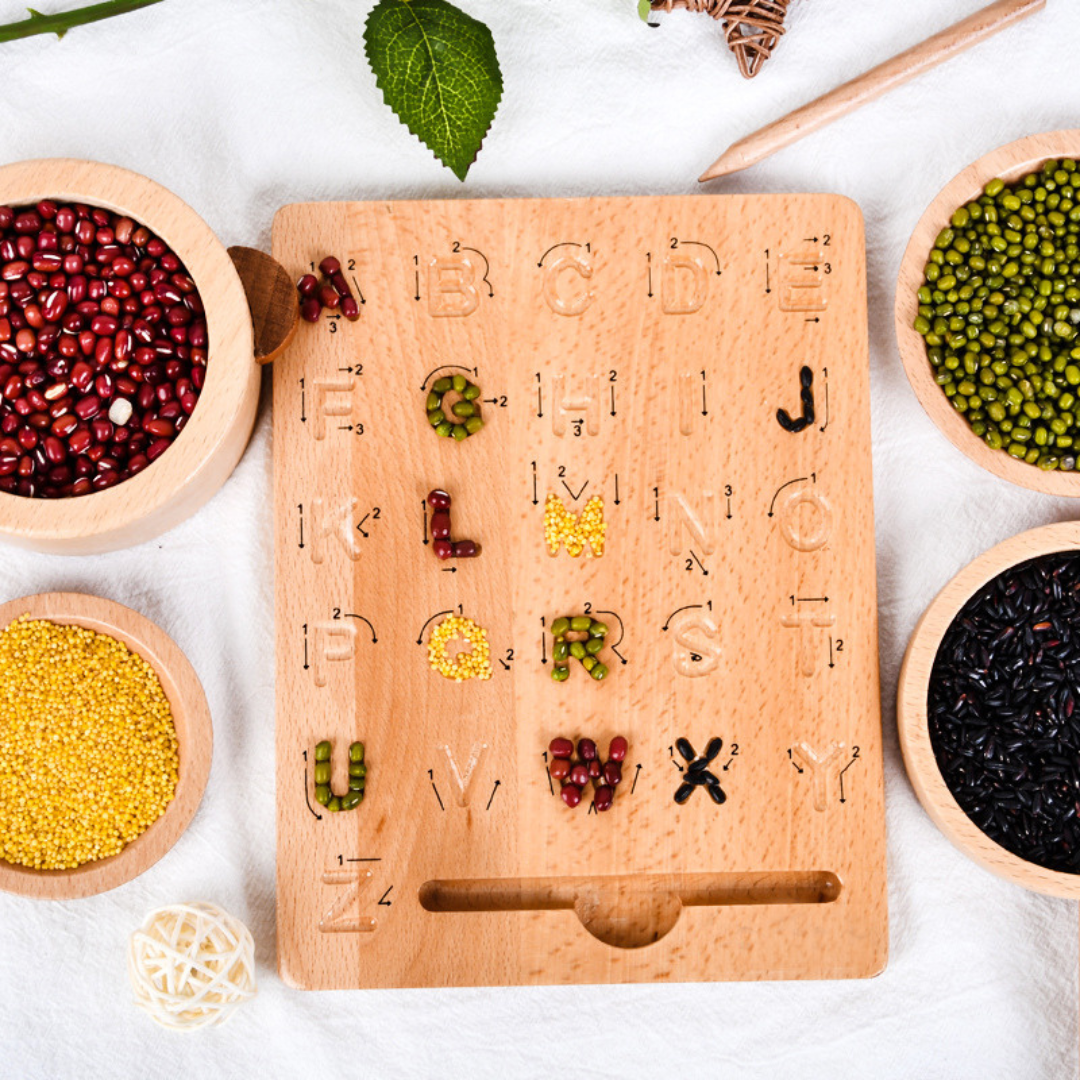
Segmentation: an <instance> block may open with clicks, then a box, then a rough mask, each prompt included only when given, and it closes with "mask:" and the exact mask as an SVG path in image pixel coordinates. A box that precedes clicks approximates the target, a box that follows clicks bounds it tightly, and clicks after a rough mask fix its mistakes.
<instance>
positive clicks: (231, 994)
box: [128, 903, 256, 1031]
mask: <svg viewBox="0 0 1080 1080" xmlns="http://www.w3.org/2000/svg"><path fill="white" fill-rule="evenodd" d="M128 975H129V977H130V979H131V986H132V989H133V990H134V991H135V1004H136V1005H138V1006H139V1007H140V1008H142V1009H145V1010H146V1012H148V1013H149V1014H150V1016H151V1017H153V1019H154V1020H156V1021H157V1022H158V1023H159V1024H161V1025H162V1026H163V1027H167V1028H171V1029H172V1030H173V1031H195V1030H196V1029H198V1028H203V1027H211V1026H214V1025H217V1024H223V1023H225V1021H226V1020H228V1019H229V1017H230V1016H232V1014H233V1013H234V1012H235V1011H236V1009H237V1008H238V1007H239V1006H240V1005H242V1004H243V1003H244V1002H245V1001H247V1000H249V999H250V998H253V997H254V996H255V992H256V987H255V943H254V942H253V941H252V939H251V934H250V932H249V931H248V928H247V927H246V926H244V924H243V923H242V922H240V921H239V919H234V918H233V917H232V916H231V915H229V914H228V913H227V912H225V911H222V910H221V908H219V907H215V906H214V905H213V904H199V903H196V904H174V905H172V906H170V907H164V908H160V909H158V910H157V911H152V912H151V913H150V914H149V915H148V916H147V917H146V921H145V922H144V923H143V924H142V926H141V927H139V929H138V930H136V931H135V932H134V933H133V934H132V935H131V939H130V941H129V943H128Z"/></svg>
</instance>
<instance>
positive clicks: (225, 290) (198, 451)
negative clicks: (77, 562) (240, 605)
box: [0, 158, 255, 545]
mask: <svg viewBox="0 0 1080 1080" xmlns="http://www.w3.org/2000/svg"><path fill="white" fill-rule="evenodd" d="M43 198H52V199H65V200H71V201H74V202H83V203H87V204H88V205H90V206H98V207H102V208H104V209H106V210H112V211H115V212H117V213H121V214H125V215H127V216H128V217H131V218H133V219H134V220H135V221H137V222H139V223H140V224H142V225H146V226H147V227H148V228H150V229H152V230H153V231H154V232H155V233H156V234H157V235H158V236H160V237H161V238H162V239H163V240H164V241H165V242H166V243H167V244H168V245H169V246H170V247H171V248H172V250H173V251H175V252H176V254H177V255H178V256H179V258H180V259H181V260H182V261H183V263H184V265H185V266H186V267H187V269H188V271H189V273H190V274H191V276H192V278H193V279H194V280H195V283H196V285H197V286H199V292H200V296H201V297H202V301H203V305H204V307H205V309H206V322H207V332H208V337H209V341H210V345H209V348H210V361H209V363H208V364H207V369H206V382H205V384H204V386H203V389H202V392H201V393H200V395H199V406H200V407H196V409H195V410H194V411H193V412H192V414H191V419H190V420H189V421H188V423H187V424H186V425H185V427H184V430H183V431H182V432H181V433H180V434H179V435H178V436H177V438H176V441H175V442H174V443H173V445H172V446H170V447H169V449H168V451H167V452H166V453H164V454H162V455H161V457H160V458H158V459H157V461H154V462H152V463H151V464H150V465H148V466H147V467H146V468H145V469H144V470H143V471H142V472H141V473H138V474H137V475H136V476H133V477H131V478H130V479H128V480H125V481H123V482H122V483H120V484H117V485H116V486H115V487H112V488H107V489H105V490H104V491H98V492H94V493H92V494H90V495H81V496H78V497H77V498H68V499H27V498H23V497H22V496H18V495H11V494H9V493H8V492H0V532H9V533H12V534H14V535H15V536H17V537H19V538H21V539H23V540H26V541H30V542H33V541H35V540H40V541H46V542H49V543H50V544H53V545H55V544H56V543H57V542H63V541H67V540H72V539H74V540H79V539H85V538H92V537H97V536H103V537H104V536H109V535H112V534H115V533H117V532H118V531H122V530H124V529H126V528H127V527H129V526H131V525H133V524H134V523H136V522H138V521H140V520H142V519H143V518H146V517H150V516H152V515H154V514H155V513H157V512H158V511H160V510H161V509H162V507H163V506H165V505H166V504H168V503H169V502H171V501H172V500H173V499H174V498H175V497H176V495H177V493H178V492H180V491H182V490H184V489H189V488H191V487H192V486H196V485H199V483H200V478H201V475H202V474H203V473H204V472H205V471H206V470H207V468H208V466H209V465H210V462H211V461H212V459H213V458H214V456H215V454H216V453H217V452H218V450H219V448H220V447H221V445H222V444H223V443H224V442H225V441H226V439H227V437H228V435H229V433H230V431H231V429H232V428H233V426H234V424H235V422H236V420H237V418H238V417H239V416H240V415H241V414H242V413H243V411H244V404H245V399H246V396H247V393H248V389H247V387H248V380H249V378H250V368H251V367H253V366H254V365H255V360H254V354H255V339H254V330H253V328H252V323H251V317H250V314H249V310H248V305H247V297H246V295H245V293H244V288H243V285H242V283H241V281H240V276H239V274H238V273H237V271H236V267H235V266H234V265H233V262H232V260H231V259H230V258H229V255H228V252H227V251H226V249H225V247H224V245H222V243H221V241H219V240H218V238H217V237H216V236H215V235H214V233H213V231H212V230H211V229H210V226H209V225H207V224H206V222H204V221H203V219H202V218H201V217H199V215H198V214H197V213H196V212H195V211H194V210H193V209H192V208H191V207H190V206H188V204H187V203H185V202H184V201H183V200H182V199H180V198H179V196H177V195H174V194H173V193H172V192H171V191H169V190H168V189H167V188H165V187H163V186H162V185H160V184H158V183H157V182H155V181H154V180H151V179H149V178H148V177H145V176H142V175H141V174H139V173H136V172H132V171H130V170H128V169H123V168H120V167H119V166H116V165H106V164H102V163H100V162H94V161H83V160H78V159H74V158H43V159H37V160H30V161H22V162H17V163H14V164H11V165H4V166H0V206H24V205H29V204H32V203H34V202H37V201H38V200H40V199H43ZM205 282H213V283H214V288H213V290H212V291H211V290H210V289H208V288H206V287H205V284H204V283H205ZM204 399H205V400H204ZM210 402H214V403H215V405H216V407H215V408H206V407H204V406H206V405H208V404H209V403H210ZM197 501H201V500H196V502H197Z"/></svg>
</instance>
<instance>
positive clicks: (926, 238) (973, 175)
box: [895, 129, 1080, 497]
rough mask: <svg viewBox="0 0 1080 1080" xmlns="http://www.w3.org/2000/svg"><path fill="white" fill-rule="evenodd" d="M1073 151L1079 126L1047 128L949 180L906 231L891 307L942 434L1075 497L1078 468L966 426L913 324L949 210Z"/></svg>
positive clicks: (1022, 478) (993, 464)
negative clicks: (995, 441) (1042, 459)
mask: <svg viewBox="0 0 1080 1080" xmlns="http://www.w3.org/2000/svg"><path fill="white" fill-rule="evenodd" d="M1077 155H1080V129H1073V130H1067V131H1049V132H1046V133H1045V134H1042V135H1029V136H1028V137H1027V138H1026V139H1020V140H1019V141H1017V142H1014V143H1009V144H1008V145H1007V146H1002V147H1000V148H999V149H997V150H994V151H993V152H992V153H989V154H987V155H986V156H985V157H981V158H979V160H978V161H976V162H974V163H973V164H971V165H969V166H968V167H967V168H966V169H964V171H963V172H961V173H959V174H958V175H957V176H955V177H954V178H953V179H952V180H950V181H949V183H948V184H946V185H945V187H944V188H942V189H941V191H940V193H939V194H938V196H937V198H936V199H934V201H933V202H932V203H931V204H930V206H929V207H928V208H927V210H926V212H925V213H924V214H923V216H922V217H921V218H920V219H919V224H918V225H916V226H915V231H914V232H913V233H912V234H911V240H910V241H908V246H907V250H906V251H905V252H904V258H903V261H902V262H901V264H900V276H899V278H898V280H897V283H896V306H895V315H896V340H897V343H898V344H899V346H900V358H901V360H903V362H904V370H905V371H906V372H907V377H908V380H909V381H910V383H911V386H912V389H913V390H914V391H915V396H916V397H917V398H918V399H919V402H920V403H921V405H922V407H923V408H924V409H925V410H926V411H927V413H929V415H930V419H931V420H933V421H934V423H935V424H937V426H938V427H939V428H940V429H941V430H942V431H943V432H944V433H945V436H946V438H948V439H949V441H950V442H951V443H952V444H953V445H954V446H956V447H959V449H961V450H963V452H964V453H965V454H967V456H968V457H969V458H971V459H972V461H975V462H977V463H978V464H979V465H981V466H982V467H983V468H984V469H989V471H990V472H992V473H994V474H995V475H996V476H1000V477H1002V478H1003V479H1005V480H1011V481H1012V482H1013V483H1014V484H1020V485H1021V486H1022V487H1027V488H1032V489H1033V490H1035V491H1042V492H1045V493H1046V494H1048V495H1070V496H1073V497H1080V470H1078V471H1076V472H1071V473H1066V472H1057V471H1051V472H1046V471H1044V470H1043V469H1040V468H1039V467H1038V466H1037V465H1029V464H1028V463H1027V462H1026V461H1017V460H1016V458H1012V457H1009V455H1008V454H1007V453H1006V452H1005V451H1004V450H992V449H991V448H990V447H989V446H987V445H986V443H984V442H983V441H982V439H980V438H979V436H978V435H976V434H975V433H974V432H973V431H972V430H971V428H970V427H969V426H968V423H967V421H966V420H965V419H964V418H963V416H962V415H961V414H960V413H958V412H957V411H956V410H955V409H954V408H953V407H952V405H950V404H949V399H948V398H947V397H946V396H945V394H944V393H943V392H942V389H941V387H940V386H938V384H937V383H936V382H935V381H934V372H933V369H932V368H931V367H930V362H929V361H928V360H927V358H926V342H925V341H924V340H923V338H922V335H921V334H919V333H918V332H917V331H916V330H915V328H914V326H913V324H914V322H915V316H916V315H918V313H919V312H918V308H919V300H918V296H917V293H918V291H919V288H920V287H921V286H922V284H923V268H924V267H925V265H926V261H927V257H928V256H929V254H930V252H931V250H932V249H933V247H934V241H935V240H936V239H937V236H938V233H940V232H941V230H942V229H944V228H945V226H946V225H948V224H949V221H950V219H951V218H952V214H953V211H954V210H955V209H956V208H957V207H958V206H961V205H962V204H964V203H966V202H970V201H971V200H972V199H974V198H977V197H978V196H979V195H981V194H982V190H983V187H984V186H985V185H986V184H987V183H988V182H989V181H991V180H993V179H994V177H996V176H1000V177H1001V179H1002V180H1005V181H1006V182H1009V181H1012V180H1017V179H1019V178H1020V177H1021V176H1024V175H1026V174H1027V173H1029V172H1033V171H1035V170H1036V169H1040V168H1042V166H1043V164H1044V163H1045V162H1046V161H1047V159H1048V158H1057V157H1076V156H1077Z"/></svg>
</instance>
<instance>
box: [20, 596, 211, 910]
mask: <svg viewBox="0 0 1080 1080" xmlns="http://www.w3.org/2000/svg"><path fill="white" fill-rule="evenodd" d="M20 615H31V616H33V617H34V618H37V619H49V620H51V621H52V622H55V623H60V624H61V625H64V626H69V625H74V626H83V627H86V628H87V629H88V630H96V631H97V632H98V633H101V634H107V635H109V637H113V638H116V639H117V641H122V642H123V643H124V644H125V645H126V646H127V647H128V648H129V649H131V651H132V652H134V653H138V655H139V656H141V657H142V658H143V659H144V660H145V661H146V662H147V663H148V664H150V666H151V667H152V668H153V669H154V671H155V672H156V673H157V677H158V678H159V679H160V680H161V687H162V689H163V690H164V691H165V696H166V697H167V698H168V699H169V707H170V708H171V710H172V716H173V723H174V724H175V725H176V737H177V741H178V742H179V746H180V779H179V781H178V783H177V785H176V794H175V795H174V796H173V800H172V802H171V803H169V805H168V808H167V809H166V810H165V813H164V814H162V815H161V817H159V818H158V819H157V821H155V822H154V824H153V825H151V826H150V828H149V829H147V830H146V832H144V833H143V834H142V835H141V836H138V837H136V839H134V840H132V841H131V843H130V844H128V845H127V847H125V848H124V849H123V851H121V852H120V853H119V854H118V855H112V856H110V857H109V858H107V859H99V860H98V861H97V862H91V863H86V864H84V865H83V866H79V867H76V868H75V869H74V870H33V869H30V868H28V867H25V866H15V865H14V864H12V863H8V862H4V861H3V860H2V859H0V889H3V890H4V891H5V892H13V893H18V894H19V895H21V896H32V897H36V898H38V899H46V900H73V899H76V898H78V897H81V896H93V895H95V894H96V893H101V892H106V891H107V890H109V889H114V888H116V886H117V885H123V884H124V882H126V881H130V880H131V879H132V878H134V877H138V875H139V874H141V873H142V872H143V871H144V870H146V869H148V868H149V867H151V866H153V865H154V863H156V862H157V861H158V859H160V858H161V856H162V855H164V854H165V852H167V851H168V850H169V848H171V847H172V846H173V844H175V843H176V841H177V840H178V839H179V838H180V834H181V833H182V832H183V831H184V830H185V829H186V828H187V826H188V823H189V822H190V821H191V819H192V817H193V816H194V814H195V810H196V808H197V807H198V805H199V801H200V800H201V799H202V794H203V791H204V789H205V788H206V780H207V777H208V776H209V775H210V758H211V756H212V753H213V747H214V732H213V728H212V726H211V723H210V708H209V706H208V705H207V703H206V695H205V694H204V693H203V689H202V686H201V685H200V683H199V678H198V676H197V675H196V674H195V671H194V669H193V668H192V666H191V664H190V663H188V659H187V657H186V656H184V654H183V653H182V652H181V651H180V649H179V648H178V647H177V645H176V643H175V642H174V641H173V640H172V639H171V638H170V637H169V636H168V635H167V634H166V633H165V632H164V631H163V630H161V629H160V627H158V626H155V625H154V624H153V623H152V622H151V621H150V620H149V619H147V618H144V617H143V616H142V615H140V614H139V613H138V612H137V611H132V610H131V608H126V607H124V606H123V605H122V604H116V603H113V601H111V600H103V599H101V598H100V597H97V596H87V595H84V594H82V593H40V594H39V595H37V596H25V597H23V598H22V599H21V600H11V601H9V602H8V603H6V604H0V628H3V627H6V626H8V625H9V624H10V623H11V622H12V621H13V620H14V619H17V618H18V617H19V616H20Z"/></svg>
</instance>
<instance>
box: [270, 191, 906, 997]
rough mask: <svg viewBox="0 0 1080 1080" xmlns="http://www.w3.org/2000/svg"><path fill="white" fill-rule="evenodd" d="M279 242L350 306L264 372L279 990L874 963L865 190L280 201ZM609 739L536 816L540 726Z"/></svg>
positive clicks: (556, 777)
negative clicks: (585, 775) (593, 763)
mask: <svg viewBox="0 0 1080 1080" xmlns="http://www.w3.org/2000/svg"><path fill="white" fill-rule="evenodd" d="M273 246H274V256H275V257H276V258H277V259H278V260H279V261H280V262H281V263H282V264H283V265H284V266H285V267H286V268H287V269H288V270H289V272H290V273H293V274H295V275H296V276H297V277H299V276H300V274H302V273H304V272H308V271H310V270H311V269H312V266H313V264H314V265H315V266H317V265H318V263H319V262H320V260H321V259H322V258H323V257H324V256H326V255H331V254H332V255H335V256H336V257H337V258H339V259H340V260H341V264H342V269H343V271H344V273H345V275H346V278H347V279H348V281H349V282H350V285H351V288H352V289H353V291H354V293H355V295H356V296H357V298H358V299H362V301H363V302H362V304H361V317H360V319H359V321H357V322H349V321H347V320H345V319H344V318H340V317H337V313H334V312H326V313H324V314H323V317H322V319H321V320H320V321H319V322H318V323H317V324H306V323H305V324H304V325H303V327H302V328H301V332H300V333H299V334H298V335H297V337H296V339H295V341H294V343H293V345H292V346H291V348H290V350H289V352H288V353H287V354H286V355H285V356H284V357H283V358H281V359H279V360H278V361H277V362H275V364H274V493H275V532H276V584H275V595H276V620H277V741H276V745H277V806H278V863H277V874H278V877H277V882H278V885H277V899H278V957H279V966H280V970H281V973H282V975H283V977H284V978H285V979H286V980H287V981H288V982H289V983H290V984H292V985H294V986H297V987H303V988H311V989H323V988H347V987H408V986H465V985H485V984H528V983H604V982H640V981H648V980H655V981H669V980H670V981H686V980H719V979H780V978H809V979H822V978H849V977H863V976H870V975H874V974H876V973H877V972H879V971H880V970H881V969H882V968H883V966H884V964H885V959H886V952H887V918H886V888H885V884H886V883H885V843H884V840H885V836H884V806H883V784H882V751H881V721H880V706H879V692H878V651H877V650H878V646H877V615H876V612H877V606H876V591H875V568H874V534H873V526H874V515H873V504H872V489H871V465H870V417H869V385H868V383H869V379H868V345H867V314H866V272H865V251H864V240H863V226H862V218H861V215H860V213H859V211H858V208H857V207H856V206H855V205H854V204H853V203H851V202H850V201H848V200H846V199H843V198H840V197H838V196H825V195H774V196H708V197H707V196H691V197H677V198H596V199H579V200H553V199H545V200H490V201H447V202H396V203H391V202H371V203H340V204H306V205H295V206H289V207H286V208H284V209H283V210H282V211H281V212H280V213H279V214H278V215H277V218H276V221H275V224H274V245H273ZM455 376H461V378H460V379H458V381H457V382H456V383H455V382H454V377H455ZM474 387H475V388H477V389H473V388H474ZM432 395H434V396H432ZM470 413H471V415H470ZM477 417H479V419H480V421H481V422H482V424H477V423H476V422H475V419H476V418H477ZM468 420H472V421H473V422H472V423H471V424H467V422H468ZM458 429H460V430H458ZM433 489H441V490H443V491H445V492H446V493H448V494H449V495H450V496H451V498H452V508H451V512H450V514H449V522H448V523H447V522H446V521H445V519H444V518H442V517H437V516H436V514H437V513H444V512H442V511H437V510H433V509H432V508H431V507H430V506H428V505H427V503H426V501H425V500H426V497H427V495H428V493H429V492H430V491H432V490H433ZM546 512H547V515H546ZM601 520H602V524H603V526H604V528H603V529H601V528H600V527H599V523H600V522H601ZM545 521H547V524H548V526H549V527H548V529H547V531H546V530H545ZM447 525H449V530H448V529H447ZM447 531H449V532H450V536H449V537H447V536H446V534H447ZM575 538H576V540H575ZM437 540H438V541H440V543H438V544H437V542H436V541H437ZM590 540H591V541H592V542H593V544H594V545H595V546H599V547H600V550H601V551H602V554H600V555H597V554H596V552H595V551H594V548H593V546H590ZM468 541H473V542H475V544H477V545H479V546H480V549H481V550H480V553H479V555H477V556H475V557H451V558H446V559H442V558H440V557H439V556H438V555H437V554H436V549H438V550H439V551H440V553H441V554H446V553H447V552H448V551H458V552H459V553H460V554H461V555H462V556H464V555H465V554H469V553H471V549H470V548H469V547H468V544H467V542H468ZM461 542H466V546H465V547H455V548H451V547H450V543H453V544H455V545H456V544H459V543H461ZM442 543H445V546H441V544H442ZM553 547H554V548H555V553H552V548H553ZM575 551H576V552H577V554H576V555H575V554H574V552H575ZM572 618H577V619H578V623H577V624H575V625H572V626H571V628H570V629H567V628H566V624H565V622H559V620H565V619H572ZM466 619H467V620H471V621H472V624H475V626H476V627H478V628H482V630H483V631H484V632H485V633H486V639H485V641H483V642H481V641H480V639H479V636H478V635H479V631H478V630H476V629H471V630H470V633H471V643H470V642H467V641H464V640H462V639H461V636H460V634H454V633H451V631H452V630H454V629H455V628H457V629H458V630H460V627H461V626H462V625H464V624H463V623H462V622H461V621H460V620H466ZM600 624H603V625H602V626H601V625H600ZM576 626H580V627H583V628H586V629H583V630H582V631H580V632H579V631H577V630H576V628H575V627H576ZM560 631H562V633H560ZM601 631H603V632H601ZM446 636H449V639H450V640H449V641H446V642H444V640H443V639H444V637H446ZM467 636H468V635H467ZM455 638H456V640H455ZM578 642H580V644H578ZM596 642H599V647H598V646H597V644H596ZM485 646H486V650H487V651H486V654H485V651H484V650H485ZM433 655H434V665H435V666H433V661H432V657H433ZM440 662H441V663H442V665H443V670H436V667H437V666H438V665H439V663H440ZM598 666H599V668H598ZM485 667H489V668H490V678H470V679H467V680H465V681H460V682H459V681H454V680H453V679H452V678H447V677H446V674H445V672H450V673H452V672H454V671H458V672H462V671H469V672H479V673H484V671H485ZM559 668H562V669H563V671H562V672H559V671H557V669H559ZM605 672H606V675H605V676H604V677H603V678H599V677H597V676H598V675H604V673H605ZM553 673H554V677H553ZM615 736H623V737H624V738H625V739H626V740H627V742H628V750H627V752H626V754H625V759H624V760H623V761H622V762H621V779H620V781H619V783H618V784H617V785H614V786H612V785H611V784H607V785H606V786H608V787H609V788H610V789H611V790H610V791H609V794H610V793H611V791H613V793H614V798H613V799H612V801H611V805H610V807H609V808H607V809H605V810H603V812H598V807H599V805H600V803H601V802H604V801H606V798H607V796H604V797H602V798H599V799H598V797H597V792H598V790H599V788H600V787H601V786H604V780H603V779H601V780H594V779H593V778H592V777H590V778H589V781H588V782H587V783H585V784H584V786H583V788H582V790H581V798H580V803H579V805H577V806H574V807H571V806H569V805H567V800H566V799H564V797H563V795H564V793H563V791H562V787H561V781H562V776H563V774H564V772H565V770H566V767H567V765H576V764H582V765H586V766H587V762H585V761H582V762H578V761H577V759H576V757H575V759H574V761H573V762H569V763H566V762H563V763H560V760H559V759H556V758H554V757H553V756H552V753H551V750H550V747H549V744H550V743H551V741H552V740H553V739H555V738H557V737H565V738H568V739H570V740H572V742H573V743H577V742H578V741H579V740H581V739H583V738H584V739H588V740H593V741H595V743H596V744H597V745H598V747H599V757H600V760H601V763H605V762H607V760H608V756H609V755H608V747H609V744H610V742H611V740H612V738H613V737H615ZM354 742H362V743H363V744H364V747H365V751H364V762H363V766H364V768H358V767H354V768H353V769H352V771H351V773H350V746H351V744H353V743H354ZM326 743H329V744H330V748H329V760H328V761H327V748H326V746H325V744H326ZM319 744H324V745H323V746H321V747H320V746H319ZM317 747H318V749H317ZM357 754H358V752H356V751H354V756H356V755H357ZM352 764H353V765H354V766H356V765H358V764H359V763H358V762H356V761H353V763H352ZM365 771H366V776H364V777H363V778H362V779H363V783H364V786H363V795H364V797H363V801H362V802H360V803H359V805H358V806H356V807H354V808H351V809H347V808H345V807H346V806H347V805H348V804H350V803H351V802H353V801H355V799H354V798H350V791H353V792H355V791H356V790H357V789H358V788H359V786H360V783H359V780H360V779H361V778H360V777H359V774H360V773H362V772H365ZM616 772H618V770H616ZM706 774H707V775H706ZM573 775H574V774H573V773H571V779H572V777H573ZM350 780H352V781H354V783H353V784H352V788H350ZM571 794H572V793H571ZM569 801H573V799H570V800H569ZM339 803H340V804H341V805H342V809H340V810H337V809H334V808H333V807H336V805H338V804H339ZM324 804H325V805H324Z"/></svg>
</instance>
